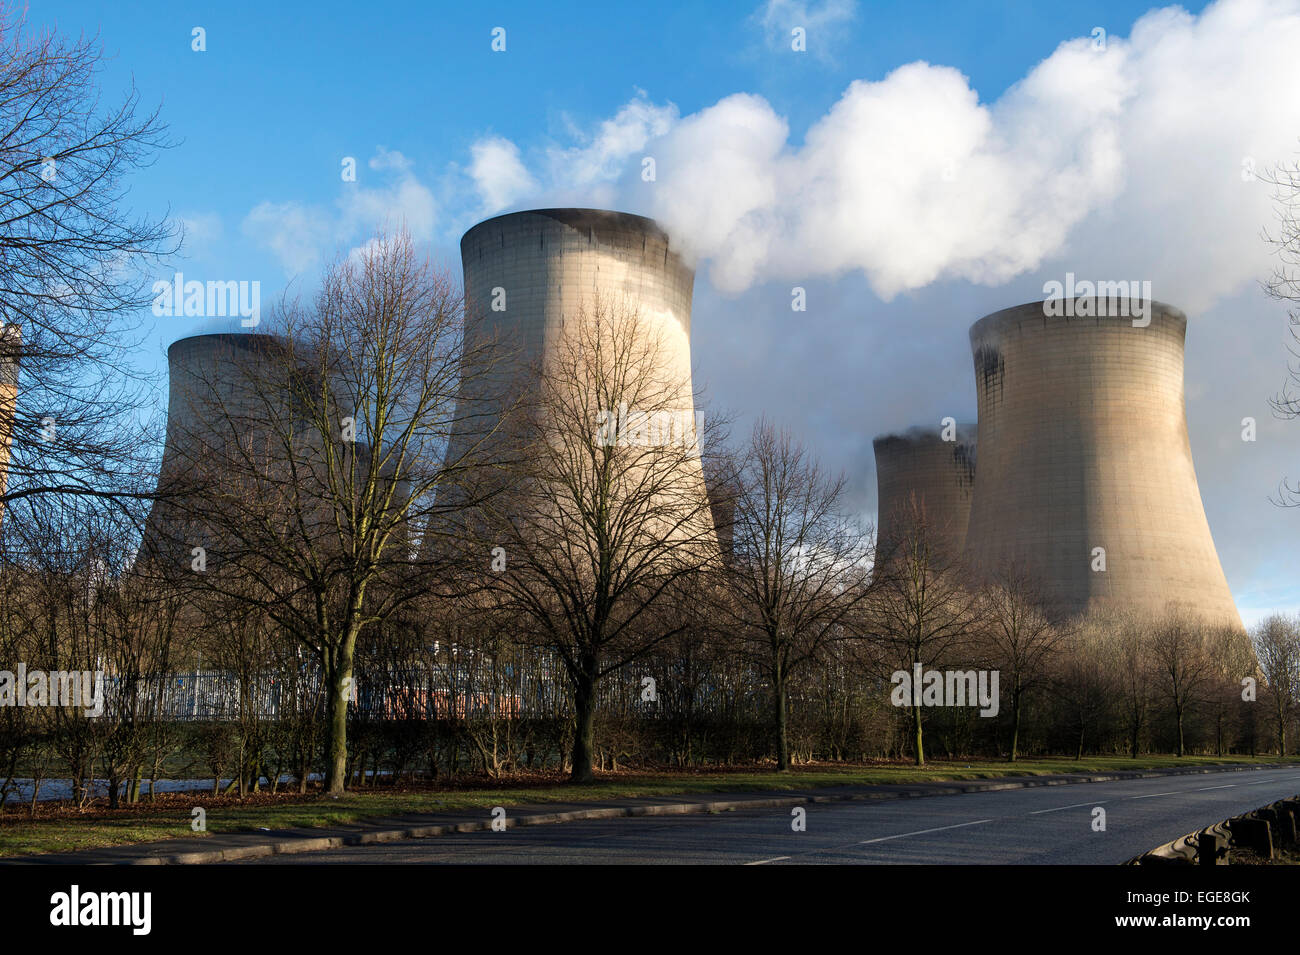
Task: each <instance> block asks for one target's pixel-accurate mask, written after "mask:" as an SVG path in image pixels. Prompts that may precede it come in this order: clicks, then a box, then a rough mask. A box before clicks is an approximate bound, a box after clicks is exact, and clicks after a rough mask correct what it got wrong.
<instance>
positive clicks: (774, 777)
mask: <svg viewBox="0 0 1300 955" xmlns="http://www.w3.org/2000/svg"><path fill="white" fill-rule="evenodd" d="M1281 762H1286V763H1288V764H1294V763H1295V762H1296V760H1294V759H1287V760H1285V761H1283V760H1280V759H1279V758H1278V757H1276V756H1272V757H1269V756H1260V757H1249V756H1227V757H1215V756H1188V757H1183V758H1181V759H1180V758H1178V757H1175V756H1142V757H1139V758H1137V759H1131V758H1128V757H1095V758H1086V759H1081V760H1074V759H1068V758H1043V759H1022V760H1019V761H1017V762H1015V763H1010V762H997V761H989V760H974V759H971V760H954V761H946V762H932V763H930V764H929V765H926V766H924V767H919V768H918V767H915V766H911V765H907V764H900V763H851V764H841V763H816V764H810V765H803V766H798V767H795V768H794V769H792V770H791V771H790V772H789V773H783V774H778V773H776V772H775V771H773V770H771V769H734V770H710V771H698V772H692V771H687V770H682V771H674V772H656V773H647V772H632V771H628V772H620V773H601V774H599V775H598V778H597V780H596V782H595V783H594V784H591V785H587V786H575V785H571V784H568V783H566V782H564V781H563V779H562V777H560V776H558V775H557V774H554V773H552V774H533V775H530V776H521V777H513V778H511V779H508V780H488V779H486V778H484V779H480V780H471V781H466V780H460V781H458V783H457V784H456V785H455V786H453V785H451V784H447V785H444V786H437V785H433V784H425V785H417V786H406V787H403V786H400V785H399V786H387V785H381V786H379V787H377V788H375V789H363V790H355V791H352V792H349V793H347V794H346V795H344V796H342V797H339V798H337V799H335V798H328V797H324V796H322V795H320V794H319V793H312V794H307V795H299V794H297V793H280V794H277V795H274V796H272V795H270V794H268V793H256V794H253V795H251V796H246V797H244V798H243V799H240V798H238V797H234V796H231V797H221V796H217V797H214V796H212V795H211V793H210V792H206V793H199V792H194V793H173V794H166V795H163V794H160V795H159V797H158V799H157V801H156V802H144V803H141V804H138V805H136V806H125V807H122V808H120V809H117V810H114V811H112V812H110V811H109V810H108V809H107V808H105V807H102V806H93V807H91V808H88V809H86V810H84V811H81V812H78V811H76V810H75V809H73V808H71V807H69V806H67V805H66V804H63V805H58V806H41V807H40V808H39V809H38V810H37V816H36V818H34V819H33V818H28V816H27V814H26V812H25V810H22V809H15V808H11V809H10V810H9V811H7V812H5V813H3V814H0V856H18V855H31V854H36V853H47V852H70V851H75V850H79V849H90V848H98V847H104V846H119V845H125V844H128V843H138V842H152V841H157V840H160V839H175V838H181V837H191V836H193V837H202V836H203V835H204V833H195V832H192V831H191V829H190V818H191V816H190V812H191V809H192V808H193V807H194V806H202V807H204V809H205V811H206V813H207V831H208V834H211V833H222V832H236V831H241V830H244V831H246V830H250V829H258V828H267V829H287V828H295V827H307V828H311V827H331V826H338V825H346V824H348V823H355V822H358V821H361V820H365V819H371V818H376V817H383V816H393V815H402V814H406V813H430V812H449V811H455V810H471V809H482V810H485V812H486V811H488V810H490V809H491V808H492V807H493V806H506V807H507V808H508V807H510V806H512V805H519V804H522V803H557V802H560V803H576V802H601V801H607V800H612V799H622V798H629V797H645V796H670V795H680V794H687V793H711V792H718V793H722V792H754V791H773V792H779V791H782V790H792V789H809V788H814V787H827V786H856V785H872V784H879V783H896V784H907V783H921V782H937V781H943V780H962V779H988V778H991V777H997V776H1041V775H1049V774H1054V773H1077V772H1093V773H1096V772H1111V771H1115V770H1126V769H1127V770H1135V769H1162V768H1171V767H1191V766H1208V765H1216V764H1225V763H1232V764H1243V765H1255V766H1264V765H1270V764H1277V763H1281Z"/></svg>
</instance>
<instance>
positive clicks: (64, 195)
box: [0, 7, 177, 511]
mask: <svg viewBox="0 0 1300 955" xmlns="http://www.w3.org/2000/svg"><path fill="white" fill-rule="evenodd" d="M103 62H104V54H103V52H102V50H101V49H100V47H99V45H98V44H97V42H96V41H94V40H92V39H87V38H81V39H78V40H67V39H65V38H63V37H61V36H59V35H58V34H56V33H54V32H52V31H43V32H36V31H35V30H32V29H30V28H29V27H28V26H27V24H26V23H25V22H24V19H23V17H22V16H21V15H20V14H18V13H16V12H15V11H14V9H13V8H11V7H5V8H4V9H3V10H0V289H3V295H2V296H0V299H2V301H3V304H2V305H0V324H3V325H4V326H5V332H4V334H3V336H2V337H0V365H2V366H3V368H4V376H5V377H6V379H7V381H6V383H5V385H4V386H3V387H5V388H7V389H16V391H17V395H18V400H17V403H16V407H15V406H14V405H13V404H12V402H13V397H12V391H10V394H9V395H7V396H6V398H5V402H3V403H5V404H8V405H9V407H8V408H6V409H5V411H6V413H4V414H0V444H3V445H4V447H5V448H7V449H11V453H10V458H11V460H10V462H9V475H8V482H7V486H4V487H3V488H0V503H2V504H4V505H5V509H6V511H12V510H14V508H15V505H16V504H17V503H18V502H20V501H24V500H26V499H28V498H30V497H32V496H35V495H43V494H50V493H53V492H59V493H63V494H74V495H81V496H102V497H107V498H115V499H123V498H128V497H135V498H142V497H147V496H148V495H149V494H150V493H151V492H152V490H153V488H152V487H151V486H148V485H150V484H151V481H150V480H149V479H148V478H147V477H146V476H147V475H150V474H151V473H152V469H151V468H150V467H148V466H147V465H146V466H142V465H141V460H142V456H143V457H145V458H147V455H148V450H147V449H149V448H151V447H153V446H154V445H153V442H150V441H148V440H145V439H146V438H147V433H146V432H147V426H146V425H142V424H141V423H140V422H141V421H142V420H145V419H144V417H143V416H142V414H141V413H142V412H143V411H145V410H147V401H148V400H149V397H150V393H149V389H148V388H147V387H146V386H145V383H144V382H142V381H141V380H140V379H139V378H138V377H136V376H133V375H132V373H131V372H130V371H129V370H128V369H129V367H130V364H129V363H128V362H126V361H124V360H123V357H124V356H125V355H126V354H127V352H128V350H129V349H130V348H132V347H133V346H134V345H135V344H136V343H137V342H138V340H139V337H138V335H137V334H136V330H137V328H138V319H137V318H136V315H137V313H138V312H139V310H140V309H141V308H142V307H143V306H145V305H147V304H148V303H149V302H150V300H151V299H152V298H153V295H152V292H151V287H152V286H151V282H152V279H153V278H154V277H155V276H152V275H150V274H149V272H150V271H151V270H152V269H153V268H154V267H155V265H156V264H157V263H158V262H159V261H160V260H161V259H162V258H163V257H164V256H166V255H167V254H169V253H170V252H171V251H173V250H174V248H175V243H174V241H173V240H174V239H175V238H176V237H177V234H176V232H175V230H174V229H173V227H172V226H171V225H169V224H167V223H165V222H157V221H152V220H150V219H148V218H142V217H139V216H138V215H136V214H135V213H134V212H133V211H132V210H130V209H129V207H128V206H127V204H126V199H127V189H128V185H127V181H128V178H129V176H130V175H131V174H132V173H134V172H137V171H138V170H140V169H142V168H145V167H147V166H148V165H149V164H150V163H151V162H152V160H153V157H154V156H155V154H156V153H157V152H158V151H159V150H160V149H163V148H166V147H167V146H168V145H170V144H169V142H168V141H167V139H166V135H165V128H164V127H163V125H162V124H161V123H160V121H159V118H158V113H157V112H156V111H155V112H144V111H141V109H140V95H139V93H138V92H137V91H136V90H134V89H132V90H130V91H129V92H127V93H126V95H125V96H123V97H122V98H121V99H120V100H119V101H118V102H117V103H116V105H111V106H108V107H105V106H104V104H103V100H102V98H101V92H100V90H99V87H98V78H99V74H100V72H101V71H102V69H103Z"/></svg>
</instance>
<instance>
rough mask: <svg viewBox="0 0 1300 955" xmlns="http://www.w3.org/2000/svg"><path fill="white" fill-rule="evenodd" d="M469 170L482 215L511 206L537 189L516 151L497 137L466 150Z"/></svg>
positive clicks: (516, 147) (515, 147) (484, 140)
mask: <svg viewBox="0 0 1300 955" xmlns="http://www.w3.org/2000/svg"><path fill="white" fill-rule="evenodd" d="M470 155H471V156H472V157H473V158H472V161H471V162H470V166H469V174H470V177H471V178H472V179H473V180H474V188H475V189H476V191H477V192H478V194H479V196H480V197H481V198H482V200H483V208H482V214H483V215H491V214H492V213H494V212H499V211H501V210H502V209H504V208H506V207H507V206H509V205H511V204H512V203H513V202H514V201H515V200H516V199H518V198H519V197H520V196H524V195H527V194H529V193H531V192H534V191H535V190H536V189H537V183H536V181H535V180H534V179H533V177H532V175H531V174H530V173H529V172H528V170H527V169H525V168H524V164H523V161H522V160H521V159H520V158H519V147H518V146H516V145H515V144H514V143H512V142H511V141H510V140H508V139H504V138H502V137H500V136H488V137H486V138H484V139H480V140H478V141H477V142H476V143H474V145H473V146H472V147H471V148H470Z"/></svg>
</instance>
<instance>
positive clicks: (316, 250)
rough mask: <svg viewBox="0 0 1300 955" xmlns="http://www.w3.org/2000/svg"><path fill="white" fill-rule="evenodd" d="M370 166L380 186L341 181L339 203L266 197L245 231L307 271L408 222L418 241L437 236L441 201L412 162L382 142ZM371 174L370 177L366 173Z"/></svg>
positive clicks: (289, 266) (287, 263)
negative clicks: (277, 200)
mask: <svg viewBox="0 0 1300 955" xmlns="http://www.w3.org/2000/svg"><path fill="white" fill-rule="evenodd" d="M367 166H368V168H369V169H370V170H372V172H374V173H376V174H377V175H376V176H375V177H373V178H375V179H377V180H379V183H378V184H377V185H370V184H369V183H368V182H366V181H361V182H355V183H347V182H340V190H341V191H340V195H339V197H338V199H337V200H336V202H335V204H334V207H333V208H329V207H327V206H321V205H311V204H307V203H301V202H295V201H288V202H262V203H259V204H258V205H257V206H255V207H254V208H253V209H252V211H250V212H249V214H248V215H247V216H246V217H245V218H244V222H243V225H242V230H243V233H244V234H245V235H246V236H248V237H249V238H251V239H252V240H253V241H254V242H256V243H257V244H258V245H260V246H262V247H263V248H266V249H269V250H270V251H271V252H272V253H274V254H275V256H276V258H277V259H278V260H279V262H280V265H281V266H282V267H283V268H284V270H285V272H286V274H289V275H297V274H299V273H301V272H306V271H308V270H310V269H312V268H314V267H315V266H317V265H319V264H321V263H322V262H323V261H325V260H326V259H328V258H331V257H332V256H334V255H335V254H337V253H338V252H339V250H340V249H341V248H342V247H343V246H346V245H349V244H352V243H355V242H357V241H358V240H360V241H361V242H363V243H364V242H365V241H366V240H368V239H369V238H371V237H372V236H373V234H374V233H376V232H378V231H381V230H385V229H395V228H398V227H399V226H405V227H406V228H407V229H409V230H410V232H411V235H412V237H413V238H415V239H416V240H418V241H428V240H430V239H432V238H433V236H434V228H435V226H436V224H437V220H438V215H437V210H438V206H437V202H436V200H435V198H434V194H433V191H432V190H431V189H430V188H429V187H428V186H426V185H425V184H424V183H423V182H421V181H420V179H419V177H418V176H417V175H416V173H415V171H414V167H413V164H412V163H411V161H410V160H409V159H408V158H407V157H406V156H404V155H403V154H402V153H400V152H398V151H396V150H388V149H385V148H384V147H382V146H380V147H379V148H378V150H377V151H376V153H375V155H374V156H373V157H371V159H370V161H369V162H368V163H367ZM367 178H371V177H367Z"/></svg>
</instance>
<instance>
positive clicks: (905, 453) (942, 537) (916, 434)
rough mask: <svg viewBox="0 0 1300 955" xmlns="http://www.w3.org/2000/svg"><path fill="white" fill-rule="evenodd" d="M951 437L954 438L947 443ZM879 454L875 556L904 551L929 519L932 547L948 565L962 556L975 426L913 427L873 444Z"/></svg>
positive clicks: (927, 527)
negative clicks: (912, 530)
mask: <svg viewBox="0 0 1300 955" xmlns="http://www.w3.org/2000/svg"><path fill="white" fill-rule="evenodd" d="M946 438H950V440H945V439H946ZM872 447H873V448H874V449H875V454H876V500H877V505H878V506H877V523H876V552H877V555H878V556H879V557H881V558H884V559H887V558H888V556H889V555H890V554H891V553H893V552H894V550H895V549H896V548H897V547H899V546H900V545H901V544H902V543H903V541H904V539H905V535H906V534H907V533H908V527H909V525H915V524H917V523H918V522H919V521H922V520H923V521H924V528H925V535H926V543H927V546H928V547H930V548H932V549H933V552H934V553H935V554H936V556H937V558H938V560H939V561H940V562H942V563H944V564H945V565H948V564H952V563H953V562H955V561H957V560H958V559H960V557H961V553H962V546H963V545H964V543H965V541H966V524H967V521H968V520H969V519H970V506H971V495H972V493H973V491H974V487H975V426H974V425H970V424H961V425H959V424H956V423H953V424H952V425H950V431H947V432H946V431H945V429H944V428H942V427H936V428H919V427H918V428H911V429H909V430H908V431H905V432H903V433H902V434H889V435H882V436H881V437H878V438H876V440H875V441H874V442H872Z"/></svg>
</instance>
